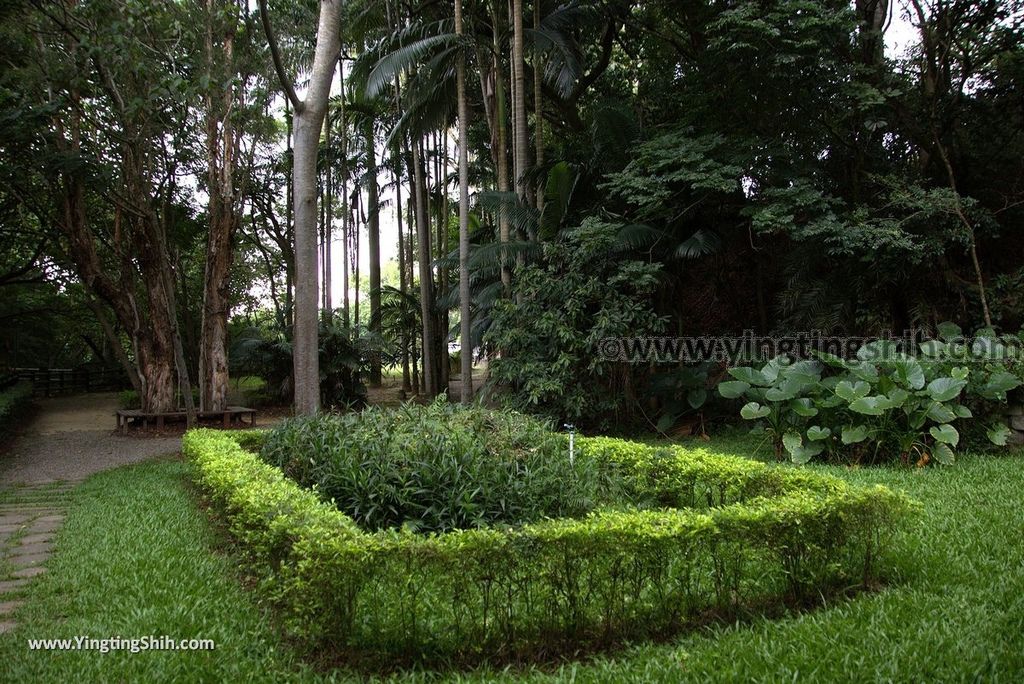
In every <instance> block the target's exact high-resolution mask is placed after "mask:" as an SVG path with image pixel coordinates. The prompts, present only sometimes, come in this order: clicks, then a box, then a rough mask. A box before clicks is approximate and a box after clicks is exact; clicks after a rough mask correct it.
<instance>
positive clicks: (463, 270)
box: [455, 0, 473, 404]
mask: <svg viewBox="0 0 1024 684" xmlns="http://www.w3.org/2000/svg"><path fill="white" fill-rule="evenodd" d="M455 33H456V35H458V36H459V37H460V38H461V36H462V0H455ZM455 88H456V93H457V94H456V97H457V98H458V108H459V336H460V337H461V338H462V340H461V342H462V351H461V353H460V354H459V357H460V375H461V376H462V383H461V385H462V393H461V399H462V403H463V404H468V403H469V402H470V401H472V399H473V339H472V322H473V321H472V318H471V316H470V306H469V304H470V301H469V151H468V146H469V135H468V129H469V106H468V104H467V102H466V55H465V53H464V52H460V53H459V57H458V61H457V62H456V63H455Z"/></svg>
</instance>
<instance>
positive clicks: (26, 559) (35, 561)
mask: <svg viewBox="0 0 1024 684" xmlns="http://www.w3.org/2000/svg"><path fill="white" fill-rule="evenodd" d="M7 560H8V562H10V564H11V565H13V566H14V567H16V568H24V567H27V566H33V565H42V564H43V563H45V562H46V561H48V560H50V554H49V552H43V553H23V554H18V555H12V556H8V557H7ZM15 572H17V571H15Z"/></svg>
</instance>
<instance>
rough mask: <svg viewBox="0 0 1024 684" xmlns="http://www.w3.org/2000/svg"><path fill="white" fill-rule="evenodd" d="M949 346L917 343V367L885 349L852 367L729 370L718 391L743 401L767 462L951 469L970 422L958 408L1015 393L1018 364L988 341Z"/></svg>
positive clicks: (823, 358)
mask: <svg viewBox="0 0 1024 684" xmlns="http://www.w3.org/2000/svg"><path fill="white" fill-rule="evenodd" d="M956 344H959V343H953V342H950V343H946V342H941V341H930V342H926V343H924V344H922V345H921V352H922V358H920V359H919V358H917V357H914V356H911V355H908V354H906V353H902V352H900V351H898V350H897V349H896V348H895V345H894V343H893V342H890V341H887V340H879V341H875V342H871V343H869V344H866V345H864V346H863V347H861V348H860V350H858V352H857V358H856V359H852V360H845V359H840V358H838V357H836V356H833V355H831V354H827V353H820V352H819V353H817V354H816V356H817V357H818V359H820V361H818V360H802V361H796V362H793V361H791V360H789V359H788V358H787V357H785V356H780V357H777V358H775V359H772V360H771V361H769V362H768V363H766V364H765V365H764V366H763V367H762V368H760V369H755V368H749V367H738V368H730V369H729V374H730V375H731V376H732V377H733V378H734V379H733V380H730V381H727V382H723V383H720V384H719V386H718V390H719V393H720V394H721V395H722V396H723V397H726V398H740V397H743V398H744V399H745V400H746V403H745V404H744V405H743V407H742V408H741V409H740V416H741V417H743V418H744V419H746V420H750V421H754V422H755V423H756V427H755V429H756V430H761V431H764V432H765V433H767V434H768V435H769V436H770V438H771V439H772V442H773V444H774V446H775V452H776V455H779V456H781V455H782V453H783V451H785V452H787V453H788V454H789V456H790V458H791V459H792V460H793V461H794V462H796V463H806V462H807V461H809V460H810V459H812V458H814V457H816V456H819V455H821V456H823V457H825V458H827V459H829V460H847V461H855V462H861V461H862V460H867V461H870V462H875V461H878V460H889V459H893V458H899V459H900V460H901V461H903V462H904V463H911V462H918V463H927V462H929V461H930V460H935V461H938V462H939V463H942V464H951V463H953V461H954V459H955V452H954V450H955V449H956V447H957V445H958V444H959V443H960V432H959V431H958V430H957V428H956V427H955V426H954V423H955V422H956V421H958V420H962V419H971V418H973V417H974V412H973V411H972V410H971V408H969V407H968V406H967V405H965V402H970V403H971V405H972V406H974V407H975V408H976V410H979V411H980V410H982V407H984V409H985V411H986V412H987V413H989V414H991V413H992V412H993V411H994V409H993V408H992V405H993V403H998V402H1005V400H1006V392H1007V391H1009V390H1012V389H1014V388H1015V387H1017V386H1019V385H1020V384H1021V379H1020V375H1019V373H1020V365H1019V361H1018V360H1016V359H1014V358H1013V357H1011V356H1009V350H1008V348H1006V347H1004V346H1002V345H1001V344H1000V343H999V342H998V340H996V338H994V337H993V338H986V337H978V338H976V341H975V343H974V345H972V347H971V348H958V347H957V346H955V345H956ZM960 347H963V345H962V344H960ZM1007 434H1008V430H1007V429H1006V426H1005V425H998V424H995V423H991V424H990V425H989V428H988V438H989V439H990V440H991V441H992V442H993V443H996V444H999V443H1000V442H1002V443H1003V444H1005V443H1006V437H1007Z"/></svg>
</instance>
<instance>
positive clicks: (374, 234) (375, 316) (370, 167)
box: [366, 119, 381, 387]
mask: <svg viewBox="0 0 1024 684" xmlns="http://www.w3.org/2000/svg"><path fill="white" fill-rule="evenodd" d="M375 144H376V140H375V139H374V134H373V120H372V119H369V120H368V121H367V123H366V182H367V185H366V203H367V205H368V206H367V207H366V209H367V212H368V219H369V220H368V221H367V236H366V237H367V240H366V242H367V248H368V249H369V250H370V254H369V256H370V337H371V351H370V386H371V387H380V385H381V360H380V331H381V328H380V198H379V196H378V195H379V191H378V188H377V151H376V149H374V146H375Z"/></svg>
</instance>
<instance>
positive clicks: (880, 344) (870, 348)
mask: <svg viewBox="0 0 1024 684" xmlns="http://www.w3.org/2000/svg"><path fill="white" fill-rule="evenodd" d="M897 351H898V347H897V345H896V343H895V342H894V341H892V340H874V341H873V342H868V343H867V344H865V345H863V346H862V347H861V348H860V349H858V350H857V359H858V360H860V361H864V362H868V363H876V362H880V361H888V360H891V359H892V358H893V356H895V355H896V353H897Z"/></svg>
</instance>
